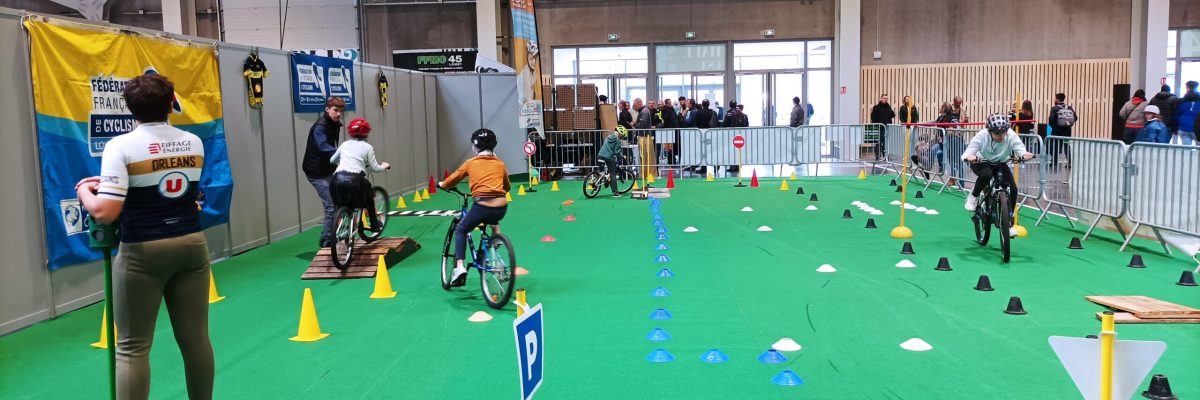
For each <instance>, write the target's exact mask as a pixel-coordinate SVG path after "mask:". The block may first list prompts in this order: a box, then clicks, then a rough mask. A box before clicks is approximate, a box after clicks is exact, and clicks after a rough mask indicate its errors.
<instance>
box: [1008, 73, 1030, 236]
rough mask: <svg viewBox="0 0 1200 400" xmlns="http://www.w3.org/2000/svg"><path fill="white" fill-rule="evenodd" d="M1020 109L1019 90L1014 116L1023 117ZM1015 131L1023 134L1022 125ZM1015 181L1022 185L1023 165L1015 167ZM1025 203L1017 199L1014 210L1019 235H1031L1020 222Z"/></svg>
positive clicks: (1015, 224) (1014, 224)
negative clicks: (1022, 206)
mask: <svg viewBox="0 0 1200 400" xmlns="http://www.w3.org/2000/svg"><path fill="white" fill-rule="evenodd" d="M1020 109H1021V91H1019V90H1018V91H1017V111H1016V112H1014V113H1013V118H1016V119H1017V120H1020V119H1021V111H1020ZM1015 131H1016V132H1017V134H1018V135H1020V134H1021V126H1020V125H1017V127H1016V129H1015ZM1013 183H1016V184H1017V187H1020V186H1021V167H1020V166H1016V168H1013ZM1024 203H1025V202H1023V201H1021V199H1017V207H1016V209H1014V210H1013V226H1012V227H1013V229H1014V230H1016V231H1017V237H1026V236H1029V230H1028V229H1025V227H1023V226H1021V223H1020V222H1019V221H1020V216H1021V204H1024Z"/></svg>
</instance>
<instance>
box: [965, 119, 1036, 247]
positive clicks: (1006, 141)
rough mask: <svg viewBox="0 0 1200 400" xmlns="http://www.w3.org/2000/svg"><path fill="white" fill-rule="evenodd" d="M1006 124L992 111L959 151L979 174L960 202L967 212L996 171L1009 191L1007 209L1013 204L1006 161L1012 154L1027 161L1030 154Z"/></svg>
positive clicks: (1014, 189)
mask: <svg viewBox="0 0 1200 400" xmlns="http://www.w3.org/2000/svg"><path fill="white" fill-rule="evenodd" d="M1009 127H1010V123H1009V121H1008V116H1006V115H1004V114H1001V113H995V114H992V115H991V116H989V117H988V119H987V128H985V129H983V130H981V131H979V133H976V134H975V138H973V139H971V143H970V144H968V145H967V150H966V151H964V152H963V155H962V160H963V161H966V162H968V163H971V171H973V172H975V175H976V176H978V177H979V179H977V180H976V181H975V187H973V188H971V195H970V196H967V203H966V204H965V205H964V207H965V208H966V209H967V210H968V211H975V207H976V206H977V205H978V201H979V194H980V193H981V192H983V190H984V189H986V188H987V187H988V185H990V184H991V182H992V177H993V176H995V175H996V174H998V173H999V174H1003V176H1004V179H1005V182H1004V183H1005V184H1006V185H1008V188H1009V191H1010V192H1011V195H1010V196H1009V198H1008V203H1009V204H1008V206H1009V210H1013V209H1014V208H1015V207H1016V206H1017V183H1016V182H1015V181H1014V180H1013V174H1012V169H1010V168H1009V167H1008V160H1009V159H1010V158H1012V157H1013V156H1014V155H1016V156H1017V157H1020V158H1021V159H1023V160H1030V159H1033V153H1030V152H1028V151H1026V150H1025V143H1022V142H1021V138H1020V137H1019V136H1017V134H1016V133H1014V132H1013V131H1012V130H1011V129H1009ZM977 161H978V162H977ZM1008 235H1009V236H1016V235H1017V231H1016V229H1014V228H1009V230H1008Z"/></svg>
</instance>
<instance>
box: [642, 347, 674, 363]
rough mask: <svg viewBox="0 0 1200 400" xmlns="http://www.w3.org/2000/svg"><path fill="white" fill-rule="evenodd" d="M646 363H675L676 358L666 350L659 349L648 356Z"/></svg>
mask: <svg viewBox="0 0 1200 400" xmlns="http://www.w3.org/2000/svg"><path fill="white" fill-rule="evenodd" d="M646 361H649V362H652V363H667V362H671V361H675V356H673V355H671V353H668V352H667V351H666V350H663V349H657V350H654V352H653V353H650V355H648V356H646Z"/></svg>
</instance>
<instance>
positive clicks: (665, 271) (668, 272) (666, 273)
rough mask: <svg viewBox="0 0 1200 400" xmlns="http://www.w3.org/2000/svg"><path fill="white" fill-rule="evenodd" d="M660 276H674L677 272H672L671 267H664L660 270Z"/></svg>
mask: <svg viewBox="0 0 1200 400" xmlns="http://www.w3.org/2000/svg"><path fill="white" fill-rule="evenodd" d="M658 277H659V278H674V277H675V273H674V272H671V270H670V269H667V268H663V269H660V270H658Z"/></svg>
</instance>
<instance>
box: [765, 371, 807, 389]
mask: <svg viewBox="0 0 1200 400" xmlns="http://www.w3.org/2000/svg"><path fill="white" fill-rule="evenodd" d="M771 383H774V384H776V385H779V386H800V385H802V384H804V380H803V379H800V376H799V375H796V373H795V372H792V370H790V369H785V370H783V372H780V373H779V374H778V375H775V377H774V378H771Z"/></svg>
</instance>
